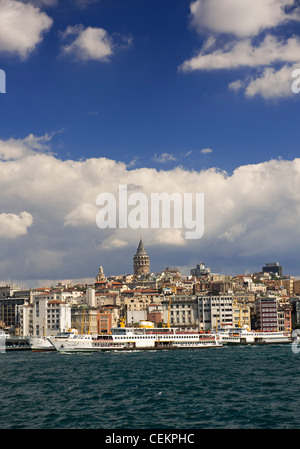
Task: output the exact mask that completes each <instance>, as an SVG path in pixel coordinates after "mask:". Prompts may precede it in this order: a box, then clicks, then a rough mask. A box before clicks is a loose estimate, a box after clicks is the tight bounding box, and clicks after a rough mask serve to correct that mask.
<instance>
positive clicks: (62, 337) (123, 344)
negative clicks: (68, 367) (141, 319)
mask: <svg viewBox="0 0 300 449" xmlns="http://www.w3.org/2000/svg"><path fill="white" fill-rule="evenodd" d="M48 339H49V341H50V342H51V344H52V345H53V346H54V347H55V349H56V350H57V351H59V352H91V351H107V350H116V351H120V350H121V351H126V350H127V351H128V350H139V349H141V350H160V349H188V348H212V347H221V346H222V343H221V342H220V341H219V339H218V337H217V336H216V335H213V334H203V333H198V332H180V331H178V330H177V329H175V328H154V327H153V328H133V327H115V328H112V329H111V333H110V334H103V335H89V334H84V335H80V334H78V333H76V332H75V331H69V332H63V333H61V334H59V335H57V336H55V337H48Z"/></svg>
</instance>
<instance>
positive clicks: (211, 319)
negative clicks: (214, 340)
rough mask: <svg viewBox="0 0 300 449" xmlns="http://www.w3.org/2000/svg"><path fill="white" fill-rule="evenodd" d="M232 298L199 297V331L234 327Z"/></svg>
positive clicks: (221, 296) (228, 296) (226, 296)
mask: <svg viewBox="0 0 300 449" xmlns="http://www.w3.org/2000/svg"><path fill="white" fill-rule="evenodd" d="M232 302H233V299H232V296H230V295H220V296H198V316H199V330H209V329H215V328H218V327H219V326H220V327H223V326H232V324H233V312H232Z"/></svg>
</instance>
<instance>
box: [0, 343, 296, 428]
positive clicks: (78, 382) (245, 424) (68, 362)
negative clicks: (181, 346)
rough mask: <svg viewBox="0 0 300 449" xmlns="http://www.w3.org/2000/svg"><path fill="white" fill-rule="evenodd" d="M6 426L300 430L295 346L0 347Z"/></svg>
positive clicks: (0, 407)
mask: <svg viewBox="0 0 300 449" xmlns="http://www.w3.org/2000/svg"><path fill="white" fill-rule="evenodd" d="M0 370H1V377H0V379H1V380H0V385H1V386H0V428H2V429H20V428H23V429H151V428H152V429H153V428H156V429H157V428H160V429H168V428H169V429H205V428H206V429H208V428H215V429H217V428H223V429H224V428H231V429H232V428H241V429H242V428H264V429H274V428H279V429H285V428H286V429H287V428H290V429H291V428H300V424H299V423H300V419H299V418H300V353H299V354H295V353H293V351H292V349H291V346H290V345H270V346H268V345H266V346H239V347H238V346H237V347H223V348H210V349H190V350H173V351H153V352H152V351H149V352H146V351H136V352H126V353H123V352H107V353H103V352H101V353H91V354H60V353H56V352H54V353H31V352H26V353H18V352H15V353H6V354H0Z"/></svg>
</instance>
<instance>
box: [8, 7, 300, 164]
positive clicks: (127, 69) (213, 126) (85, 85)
mask: <svg viewBox="0 0 300 449" xmlns="http://www.w3.org/2000/svg"><path fill="white" fill-rule="evenodd" d="M65 3H66V2H59V4H58V6H57V7H48V8H43V9H44V11H45V12H46V13H47V14H48V15H49V16H50V17H51V18H53V25H52V27H51V29H50V30H49V32H48V33H46V34H45V36H44V39H43V41H42V42H41V43H40V44H39V45H38V46H37V47H36V49H35V50H33V52H32V53H31V54H30V55H29V57H28V58H27V60H26V61H20V59H19V58H18V56H17V55H13V54H9V55H5V54H4V55H1V59H0V61H1V67H2V68H3V69H4V70H5V71H6V74H7V94H6V96H5V97H4V96H2V97H1V105H0V107H1V137H2V138H4V139H5V138H9V137H12V136H14V137H16V138H21V137H24V136H26V135H28V134H29V133H33V134H35V135H44V134H45V133H47V132H48V133H49V132H55V131H61V130H63V132H62V133H61V134H59V135H58V136H56V138H55V139H54V140H53V148H54V151H55V152H57V153H58V154H59V156H60V157H62V158H69V157H71V158H73V159H78V158H86V157H92V156H106V157H111V158H113V159H116V160H122V161H125V162H127V163H128V162H130V161H131V160H132V159H134V158H135V157H138V158H139V159H138V160H137V164H138V166H154V167H157V166H158V164H157V163H155V161H153V157H154V156H155V154H157V155H159V154H161V153H168V154H172V155H174V156H175V157H176V158H177V161H170V162H169V164H168V165H167V166H168V167H173V166H174V165H175V164H177V163H182V164H183V165H185V166H187V167H189V168H190V167H196V168H197V169H201V168H208V167H212V166H217V167H219V168H221V169H224V170H228V171H231V170H233V169H234V168H236V167H237V166H239V165H243V164H249V163H250V164H252V163H257V162H262V161H264V160H269V159H270V158H274V157H275V158H276V157H286V158H288V159H291V158H293V157H295V156H297V154H298V140H299V126H298V108H299V100H298V98H296V96H295V95H294V97H289V98H288V99H280V100H278V99H272V100H269V101H265V100H264V99H262V98H261V97H259V96H257V97H254V98H251V99H249V98H245V97H244V96H243V95H242V94H239V93H238V94H237V93H235V92H232V91H230V90H229V89H228V84H229V83H230V82H231V81H234V80H235V79H238V78H239V76H240V74H245V73H251V71H250V70H247V68H242V69H237V70H220V71H204V72H197V71H195V72H193V73H182V72H180V71H179V70H178V68H179V66H180V65H181V64H182V63H183V62H184V61H185V60H186V59H188V58H190V57H191V56H192V55H193V54H194V53H195V52H197V51H199V49H200V48H201V46H202V44H203V42H204V41H205V39H206V38H207V36H208V33H203V34H202V35H200V34H199V33H197V32H196V30H195V29H194V28H192V27H191V26H190V18H189V14H190V3H191V2H190V1H186V0H164V1H163V2H159V1H155V0H150V1H147V0H143V1H142V2H141V1H139V0H135V1H127V0H126V1H124V0H101V1H98V2H93V3H91V4H90V5H89V6H86V7H85V8H76V7H75V6H73V7H72V6H70V5H68V7H66V6H65ZM70 3H72V2H70ZM61 4H62V6H61ZM79 23H80V24H82V25H83V26H85V27H87V26H91V27H98V28H103V29H105V30H106V31H107V32H108V33H110V34H114V33H118V34H120V35H124V36H127V37H131V39H132V42H131V44H130V45H128V46H127V47H126V48H117V49H116V52H115V54H114V55H112V57H111V58H110V60H109V61H106V62H105V61H102V60H89V61H84V62H77V61H74V60H73V59H72V58H68V57H62V56H61V46H62V42H63V41H62V39H61V36H60V33H61V32H62V31H64V30H65V29H66V28H67V27H68V26H70V25H72V26H73V25H76V24H79ZM276 31H277V32H278V34H280V35H285V36H290V35H292V34H293V33H294V32H299V23H296V24H295V23H293V24H292V25H291V24H289V25H286V26H282V27H279V29H278V30H277V29H276ZM16 124H17V126H16ZM204 148H211V149H212V150H213V153H211V154H209V155H202V154H199V152H200V151H201V150H202V149H204ZM190 151H192V153H191V155H190V157H188V158H186V157H184V155H185V154H186V153H188V152H190Z"/></svg>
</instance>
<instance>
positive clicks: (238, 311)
mask: <svg viewBox="0 0 300 449" xmlns="http://www.w3.org/2000/svg"><path fill="white" fill-rule="evenodd" d="M232 324H233V326H236V327H241V326H244V325H245V326H247V327H248V328H249V329H251V313H250V305H249V304H246V303H245V302H237V301H233V304H232Z"/></svg>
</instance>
